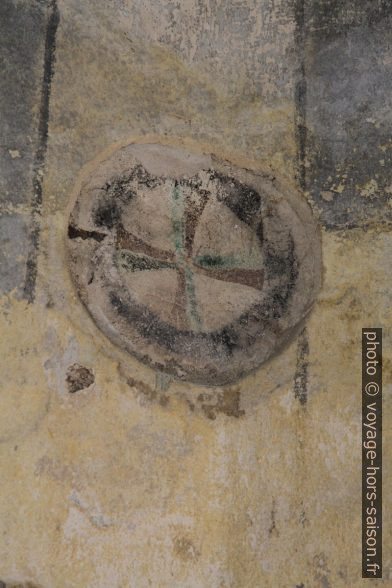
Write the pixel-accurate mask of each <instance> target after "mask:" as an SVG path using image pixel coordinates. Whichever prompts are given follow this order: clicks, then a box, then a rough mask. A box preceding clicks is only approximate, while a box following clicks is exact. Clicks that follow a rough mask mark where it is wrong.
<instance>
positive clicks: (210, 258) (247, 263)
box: [195, 253, 260, 270]
mask: <svg viewBox="0 0 392 588" xmlns="http://www.w3.org/2000/svg"><path fill="white" fill-rule="evenodd" d="M195 264H196V265H198V266H199V267H202V268H204V269H227V270H232V269H256V270H257V269H260V262H258V263H257V262H256V260H255V261H253V260H252V259H245V258H242V257H235V256H234V255H216V254H215V253H204V254H203V255H199V256H197V257H195Z"/></svg>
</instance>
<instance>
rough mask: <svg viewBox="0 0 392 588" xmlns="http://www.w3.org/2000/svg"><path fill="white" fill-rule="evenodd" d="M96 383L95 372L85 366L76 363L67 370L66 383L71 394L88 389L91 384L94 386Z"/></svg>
mask: <svg viewBox="0 0 392 588" xmlns="http://www.w3.org/2000/svg"><path fill="white" fill-rule="evenodd" d="M94 381H95V377H94V374H93V372H92V371H91V370H90V369H89V368H86V367H84V366H83V365H79V364H78V363H74V364H73V365H71V366H70V367H69V368H68V370H67V377H66V382H67V386H68V392H69V393H70V394H74V393H75V392H79V391H80V390H84V389H85V388H88V387H89V386H91V384H94Z"/></svg>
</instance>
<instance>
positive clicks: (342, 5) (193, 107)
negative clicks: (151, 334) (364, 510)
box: [0, 0, 392, 588]
mask: <svg viewBox="0 0 392 588" xmlns="http://www.w3.org/2000/svg"><path fill="white" fill-rule="evenodd" d="M388 4H389V3H388V2H382V1H377V2H366V1H365V0H362V1H361V2H351V1H349V0H340V1H338V0H333V1H327V0H322V1H321V0H318V1H316V0H305V1H302V2H301V1H300V0H298V1H294V0H293V1H292V2H284V1H283V0H282V1H281V0H245V1H239V0H238V1H237V0H225V1H223V2H217V1H216V0H184V1H183V2H181V3H178V2H174V1H172V0H151V1H150V2H148V3H145V2H141V1H139V0H133V1H131V0H108V1H105V2H103V1H102V2H101V1H100V0H84V1H83V2H80V1H78V0H58V1H57V2H56V1H55V0H52V1H50V2H49V1H46V0H32V1H27V0H3V2H2V3H1V6H0V28H1V43H2V55H3V73H2V76H1V80H0V84H1V90H2V95H1V103H0V107H1V110H2V118H1V120H0V129H1V145H0V150H1V153H0V165H1V179H0V189H1V194H0V198H1V201H0V241H1V251H0V276H1V279H0V291H1V298H0V333H1V338H0V349H1V351H0V366H1V367H0V374H1V377H0V472H1V485H0V580H2V581H3V582H4V583H6V585H7V586H9V585H10V586H12V585H15V584H17V585H19V584H20V585H23V586H34V587H41V588H87V587H89V588H90V587H91V588H93V587H94V588H109V587H110V588H111V587H118V588H120V587H123V588H128V587H132V588H133V587H136V588H144V587H148V586H152V587H162V588H163V587H172V586H176V587H181V588H183V587H189V588H191V587H192V588H193V587H201V588H204V587H240V588H245V587H246V588H255V587H260V588H261V587H263V588H264V587H267V588H268V587H279V588H280V587H284V588H286V587H287V588H294V587H297V588H299V587H305V586H306V587H322V588H334V587H343V586H344V587H346V586H353V587H356V586H358V587H359V586H362V583H363V580H362V579H361V502H360V500H361V328H362V327H366V326H381V327H383V329H384V348H385V351H384V370H383V375H384V390H385V401H384V422H385V423H387V425H386V426H385V428H384V433H383V435H384V437H383V440H384V475H385V479H388V478H390V470H391V447H392V440H391V427H390V426H388V423H389V422H391V420H392V414H391V409H392V405H391V394H390V393H391V384H390V375H391V358H390V351H389V350H390V348H391V330H390V326H391V318H392V316H391V313H392V307H391V303H390V300H391V287H390V274H391V269H392V268H391V264H392V254H391V248H392V235H391V220H392V179H391V174H390V170H391V149H392V135H391V127H392V118H391V104H390V102H391V95H392V94H391V83H392V82H391V80H392V76H391V68H392V54H391V42H392V38H391V35H392V33H391V31H392V28H391V22H392V11H391V9H390V6H389V5H388ZM130 141H142V142H154V141H158V142H161V143H163V144H167V145H173V146H175V147H180V148H183V149H185V150H190V151H192V150H196V151H197V150H202V151H203V150H204V151H205V152H206V153H211V152H212V153H216V154H217V155H218V156H219V157H222V158H228V159H230V160H231V161H233V162H235V163H236V164H237V165H240V166H242V167H249V168H251V169H253V168H255V167H256V168H259V169H261V170H263V171H264V172H267V173H268V174H270V175H271V176H275V175H276V176H277V177H279V178H281V179H282V181H284V182H285V184H286V185H287V186H288V187H290V186H292V188H293V189H298V188H299V189H300V190H301V191H302V192H303V194H304V198H305V199H306V200H307V201H308V202H309V204H310V206H311V207H312V210H313V213H314V215H315V217H316V219H317V222H318V223H319V225H320V227H321V231H322V256H323V283H322V288H321V291H320V293H319V296H318V299H317V301H316V304H315V306H314V309H313V311H312V313H311V315H310V317H309V318H308V320H307V322H306V325H305V326H304V328H303V330H302V331H301V333H300V334H299V335H298V336H297V337H296V338H295V339H294V340H293V341H292V342H291V343H290V344H289V345H287V346H286V347H285V349H284V350H283V351H282V352H281V353H280V354H279V355H277V356H276V357H275V358H273V359H271V360H270V361H268V362H267V363H265V364H264V365H263V366H262V367H261V368H260V369H259V370H257V371H256V372H254V373H253V374H251V375H250V376H248V377H246V378H244V379H242V380H240V381H239V382H238V383H237V384H235V385H231V386H224V387H214V388H211V387H203V386H197V385H192V384H187V383H184V382H179V381H176V380H171V379H170V378H168V377H167V376H166V375H163V374H161V373H158V372H155V371H153V370H152V369H150V368H147V367H146V366H144V365H143V364H142V363H139V362H138V361H137V360H136V359H133V358H132V357H131V356H129V355H127V354H126V353H125V352H122V351H121V350H119V349H118V348H117V347H115V346H114V345H113V344H112V343H110V341H109V340H108V339H107V338H106V337H105V336H104V335H103V334H102V333H101V332H100V331H99V330H98V328H97V327H96V326H95V324H94V323H93V321H92V320H91V318H90V317H89V315H88V314H87V312H86V311H85V309H84V307H83V306H82V304H81V303H80V300H79V298H78V296H77V294H76V291H75V289H74V286H73V284H72V281H71V277H70V274H69V269H68V264H67V251H66V230H67V224H68V217H69V213H70V206H71V204H70V203H71V199H72V192H73V190H74V186H75V183H76V181H77V177H78V175H79V174H80V173H81V171H82V170H83V169H85V166H91V163H90V162H91V161H94V160H95V159H96V158H97V157H98V156H99V155H100V154H101V153H102V152H104V151H105V150H107V151H108V152H110V151H111V150H112V149H113V148H114V146H116V145H121V144H125V143H126V142H130ZM80 382H81V384H80V386H79V383H80ZM390 500H391V494H390V491H389V489H388V486H387V485H385V488H384V578H383V579H382V580H376V581H375V584H377V585H385V586H389V585H392V560H391V550H390V545H391V534H390V529H391V502H390ZM29 582H30V584H29Z"/></svg>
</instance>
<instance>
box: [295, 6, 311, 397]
mask: <svg viewBox="0 0 392 588" xmlns="http://www.w3.org/2000/svg"><path fill="white" fill-rule="evenodd" d="M294 17H295V32H294V43H295V48H296V53H297V57H298V60H299V64H298V68H297V72H296V81H295V90H294V106H295V113H294V127H295V129H294V132H295V141H296V146H297V178H298V184H299V186H300V188H301V190H302V191H303V192H304V191H305V190H306V179H307V178H306V146H307V127H306V106H307V80H306V65H305V43H306V27H305V0H295V4H294ZM308 358H309V340H308V335H307V330H306V327H304V329H303V330H302V332H301V334H300V336H299V338H298V347H297V366H296V370H295V375H294V395H295V397H296V398H297V399H298V400H299V401H300V403H301V405H303V406H304V405H305V404H306V402H307V398H308V366H309V361H308Z"/></svg>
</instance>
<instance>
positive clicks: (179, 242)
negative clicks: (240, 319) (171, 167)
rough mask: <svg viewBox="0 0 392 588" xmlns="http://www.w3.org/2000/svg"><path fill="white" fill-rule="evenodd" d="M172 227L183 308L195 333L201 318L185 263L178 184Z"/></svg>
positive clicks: (182, 211) (181, 207) (182, 208)
mask: <svg viewBox="0 0 392 588" xmlns="http://www.w3.org/2000/svg"><path fill="white" fill-rule="evenodd" d="M172 196H173V200H172V225H173V238H174V247H175V250H176V253H177V255H178V262H179V265H180V266H181V268H182V269H183V270H184V276H185V300H184V304H185V308H186V314H187V317H188V320H189V323H190V325H191V327H192V329H194V330H195V331H198V330H199V329H200V327H201V317H200V315H199V313H198V310H197V303H196V295H195V287H194V283H193V272H192V269H191V268H190V267H189V265H188V264H187V262H186V259H185V256H184V252H185V227H184V218H185V210H184V201H183V198H182V194H181V190H180V188H179V186H178V183H177V182H176V181H175V182H174V187H173V191H172Z"/></svg>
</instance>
